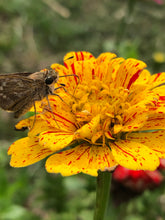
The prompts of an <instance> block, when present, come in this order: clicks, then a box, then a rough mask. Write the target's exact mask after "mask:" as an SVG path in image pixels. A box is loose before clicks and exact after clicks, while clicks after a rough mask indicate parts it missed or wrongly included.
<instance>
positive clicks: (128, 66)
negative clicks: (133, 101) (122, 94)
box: [115, 58, 146, 89]
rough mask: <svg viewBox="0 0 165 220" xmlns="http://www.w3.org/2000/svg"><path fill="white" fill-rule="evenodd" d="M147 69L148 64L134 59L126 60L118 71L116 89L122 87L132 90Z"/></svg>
mask: <svg viewBox="0 0 165 220" xmlns="http://www.w3.org/2000/svg"><path fill="white" fill-rule="evenodd" d="M145 67H146V64H145V63H144V62H142V61H140V60H136V59H132V58H130V59H127V60H125V61H124V62H123V63H122V64H121V66H120V68H119V70H118V73H117V76H116V81H115V87H116V88H117V87H120V86H122V87H124V88H126V89H130V88H131V86H132V84H133V83H134V82H135V81H136V80H137V79H138V77H139V75H140V73H141V71H142V70H143V69H144V68H145Z"/></svg>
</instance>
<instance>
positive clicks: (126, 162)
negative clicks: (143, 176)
mask: <svg viewBox="0 0 165 220" xmlns="http://www.w3.org/2000/svg"><path fill="white" fill-rule="evenodd" d="M110 147H111V149H112V154H113V156H114V158H115V160H116V162H117V163H118V164H120V165H121V166H123V167H126V168H128V169H131V170H155V169H156V168H157V167H158V166H159V163H160V162H159V158H158V156H157V155H156V153H155V152H154V151H153V150H151V149H149V148H148V147H146V146H145V145H143V144H141V143H136V142H133V141H129V140H121V141H118V142H114V143H111V144H110Z"/></svg>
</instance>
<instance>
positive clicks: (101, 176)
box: [94, 171, 112, 220]
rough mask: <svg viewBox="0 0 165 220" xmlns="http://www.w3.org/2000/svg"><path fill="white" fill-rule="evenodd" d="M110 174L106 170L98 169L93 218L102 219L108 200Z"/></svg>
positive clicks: (95, 219)
mask: <svg viewBox="0 0 165 220" xmlns="http://www.w3.org/2000/svg"><path fill="white" fill-rule="evenodd" d="M111 176H112V174H111V173H110V172H108V171H106V172H101V171H99V173H98V177H97V187H96V207H95V213H94V220H104V216H105V211H106V208H107V204H108V201H109V191H110V184H111Z"/></svg>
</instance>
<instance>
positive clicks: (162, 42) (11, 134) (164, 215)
mask: <svg viewBox="0 0 165 220" xmlns="http://www.w3.org/2000/svg"><path fill="white" fill-rule="evenodd" d="M79 50H87V51H89V52H91V53H93V55H95V56H98V55H99V54H100V53H102V52H106V51H110V52H115V53H117V55H118V56H123V57H124V58H128V57H134V58H137V59H141V60H143V61H145V62H146V63H147V65H148V69H149V70H150V71H151V73H152V74H154V73H158V72H162V71H165V1H164V0H155V1H154V0H117V1H114V0H102V1H99V0H90V1H89V0H68V1H65V0H35V1H33V0H28V1H25V0H0V73H10V72H21V71H22V72H25V71H28V72H34V71H38V70H40V69H42V68H45V67H47V66H49V65H51V64H52V63H55V62H60V63H62V60H63V56H64V55H65V53H67V52H69V51H79ZM15 123H16V120H13V117H12V116H11V115H10V114H8V113H6V112H4V111H2V110H0V220H12V219H14V220H22V219H23V218H24V220H33V219H34V220H40V219H43V220H54V219H56V220H91V219H92V216H93V208H94V205H95V183H96V179H95V178H94V177H90V176H87V175H83V174H80V175H77V176H73V177H65V178H63V177H61V176H60V175H50V174H47V173H46V171H45V169H44V161H42V162H40V163H37V164H34V165H32V166H30V167H27V168H19V169H14V168H11V167H10V166H9V157H8V156H7V149H8V147H9V146H10V144H11V143H12V142H13V141H14V140H16V139H18V138H20V137H24V136H26V131H25V132H18V131H14V124H15ZM161 172H163V171H162V170H161ZM162 175H163V174H162ZM160 182H161V184H160V185H159V184H156V186H154V188H153V187H150V188H152V190H151V189H149V188H148V185H147V187H142V188H140V189H138V190H137V188H135V189H133V188H132V187H131V188H130V186H129V185H128V184H124V186H121V185H122V184H116V183H115V184H113V187H112V196H111V198H110V206H109V211H108V212H109V213H108V214H109V215H112V216H113V217H112V218H111V219H114V220H120V219H123V220H148V219H150V220H163V219H165V183H164V182H163V177H162V179H161V181H160ZM158 185H159V187H157V186H158ZM153 189H154V190H153ZM124 192H125V193H124ZM108 219H109V218H108V217H107V220H108Z"/></svg>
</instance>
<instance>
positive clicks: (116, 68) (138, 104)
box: [8, 52, 165, 176]
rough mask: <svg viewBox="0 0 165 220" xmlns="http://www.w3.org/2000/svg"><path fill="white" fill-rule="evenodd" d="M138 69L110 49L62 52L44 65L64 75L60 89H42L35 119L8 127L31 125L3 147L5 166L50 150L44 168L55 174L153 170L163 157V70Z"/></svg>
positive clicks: (31, 159) (138, 65)
mask: <svg viewBox="0 0 165 220" xmlns="http://www.w3.org/2000/svg"><path fill="white" fill-rule="evenodd" d="M145 67H146V64H145V63H144V62H142V61H140V60H136V59H132V58H130V59H126V60H125V59H124V58H116V55H115V54H113V53H103V54H101V55H100V56H99V57H98V58H95V57H94V56H93V55H92V54H90V53H88V52H70V53H68V54H66V56H65V57H64V66H63V65H60V64H53V65H52V66H51V68H52V69H55V70H56V71H57V72H58V73H59V75H60V76H65V75H72V76H67V77H61V78H60V79H59V83H63V84H65V90H64V89H58V90H56V91H57V95H58V96H56V95H50V96H49V104H48V102H47V100H46V99H45V100H42V102H38V105H37V110H38V112H39V114H37V115H36V117H31V118H29V119H25V120H23V121H21V122H20V123H18V124H17V125H16V128H17V129H21V128H22V127H27V126H28V127H29V128H31V130H30V131H29V133H28V137H25V138H22V139H20V140H17V141H16V142H14V143H13V144H12V145H11V147H10V148H9V151H8V153H9V155H12V157H11V162H10V164H11V166H13V167H23V166H28V165H30V164H33V163H35V162H37V161H40V160H41V159H43V158H45V157H47V156H49V155H50V156H49V158H48V159H47V161H46V170H47V171H48V172H51V173H61V174H62V175H63V176H69V175H73V174H77V173H80V172H83V173H86V174H89V175H92V176H97V175H98V173H97V171H98V170H101V171H106V170H113V169H114V168H115V167H116V166H117V165H121V166H123V167H126V168H128V169H131V170H155V169H156V168H157V167H158V166H159V163H160V162H159V158H164V157H165V145H164V141H165V73H158V74H155V75H152V76H151V74H150V73H149V71H148V70H146V69H145ZM56 86H58V85H56ZM34 118H35V119H34ZM34 121H35V123H34Z"/></svg>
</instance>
